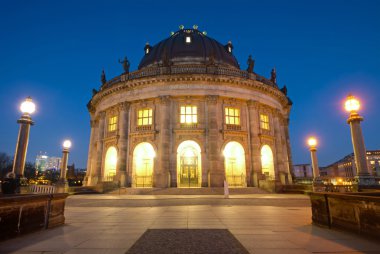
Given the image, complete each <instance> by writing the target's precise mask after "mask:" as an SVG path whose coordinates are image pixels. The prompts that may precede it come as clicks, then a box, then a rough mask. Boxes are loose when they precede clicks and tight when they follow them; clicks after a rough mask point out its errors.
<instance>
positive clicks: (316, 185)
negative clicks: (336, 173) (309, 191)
mask: <svg viewBox="0 0 380 254" xmlns="http://www.w3.org/2000/svg"><path fill="white" fill-rule="evenodd" d="M307 144H308V145H309V150H310V156H311V165H312V168H313V191H324V186H323V183H322V180H321V178H320V174H319V166H318V158H317V144H318V141H317V139H316V138H315V137H309V138H308V140H307Z"/></svg>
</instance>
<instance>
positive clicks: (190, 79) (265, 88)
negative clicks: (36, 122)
mask: <svg viewBox="0 0 380 254" xmlns="http://www.w3.org/2000/svg"><path fill="white" fill-rule="evenodd" d="M181 82H186V84H178V83H181ZM199 82H207V83H208V84H204V83H203V84H202V83H199ZM173 83H177V84H176V85H178V86H181V85H189V84H197V85H204V86H220V85H221V83H222V85H229V86H240V87H243V88H248V89H252V90H256V91H260V92H263V93H265V94H267V95H269V96H272V97H274V98H276V99H278V100H279V101H280V102H281V104H282V105H283V106H284V107H285V106H287V105H288V98H287V97H286V96H285V95H284V94H283V93H282V92H281V91H280V90H279V89H278V88H276V87H273V86H270V85H267V84H264V83H262V82H261V81H258V80H251V79H244V78H240V77H231V76H223V75H218V76H215V75H209V74H172V75H162V76H156V77H146V78H141V79H132V80H125V81H119V82H117V83H114V84H113V85H112V86H109V87H107V88H105V89H103V90H101V91H99V92H98V93H97V94H95V95H94V97H93V98H92V99H91V101H90V102H89V106H88V107H89V108H91V109H93V108H96V106H97V104H98V103H99V102H100V101H101V100H102V99H103V98H105V97H107V96H108V95H110V94H113V93H117V92H120V91H132V90H136V89H139V88H143V87H146V86H147V85H163V84H164V85H173Z"/></svg>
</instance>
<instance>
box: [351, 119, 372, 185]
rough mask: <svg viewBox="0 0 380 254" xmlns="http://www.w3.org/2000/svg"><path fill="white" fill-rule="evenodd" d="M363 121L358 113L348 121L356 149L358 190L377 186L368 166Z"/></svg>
mask: <svg viewBox="0 0 380 254" xmlns="http://www.w3.org/2000/svg"><path fill="white" fill-rule="evenodd" d="M361 121H363V117H361V116H360V115H359V114H358V113H357V112H352V113H351V114H350V117H349V118H348V119H347V123H348V124H349V125H350V128H351V139H352V146H353V148H354V155H355V164H356V169H357V175H356V176H355V179H356V181H357V184H358V190H360V189H361V188H362V187H365V186H375V185H377V183H376V181H375V178H374V177H373V176H372V175H371V174H370V173H369V171H368V165H367V153H366V149H365V145H364V138H363V133H362V128H361V126H360V122H361Z"/></svg>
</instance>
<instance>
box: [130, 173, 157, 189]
mask: <svg viewBox="0 0 380 254" xmlns="http://www.w3.org/2000/svg"><path fill="white" fill-rule="evenodd" d="M133 186H134V187H142V188H150V187H152V186H153V176H152V175H149V176H145V175H144V176H139V175H135V176H134V177H133Z"/></svg>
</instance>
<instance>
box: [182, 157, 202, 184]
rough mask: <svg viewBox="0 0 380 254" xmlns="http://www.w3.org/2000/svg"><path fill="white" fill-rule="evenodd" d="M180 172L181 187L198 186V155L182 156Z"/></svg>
mask: <svg viewBox="0 0 380 254" xmlns="http://www.w3.org/2000/svg"><path fill="white" fill-rule="evenodd" d="M180 167H181V169H180V173H179V183H180V187H198V158H197V156H191V157H190V156H181V166H180Z"/></svg>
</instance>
